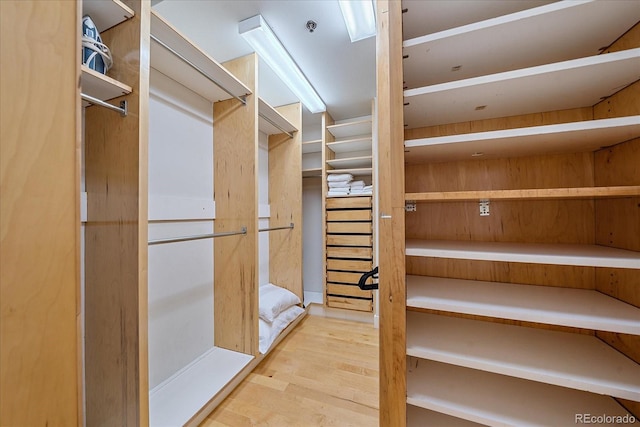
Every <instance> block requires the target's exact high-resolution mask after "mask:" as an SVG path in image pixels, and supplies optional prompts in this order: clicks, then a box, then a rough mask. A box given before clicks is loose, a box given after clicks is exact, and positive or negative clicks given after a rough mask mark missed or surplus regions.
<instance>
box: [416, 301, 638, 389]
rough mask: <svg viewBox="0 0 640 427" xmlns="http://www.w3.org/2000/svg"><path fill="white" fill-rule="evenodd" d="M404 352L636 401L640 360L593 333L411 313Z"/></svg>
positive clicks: (423, 357)
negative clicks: (628, 356)
mask: <svg viewBox="0 0 640 427" xmlns="http://www.w3.org/2000/svg"><path fill="white" fill-rule="evenodd" d="M407 355H409V356H414V357H418V358H421V359H425V360H433V361H435V362H442V363H449V364H452V365H456V366H463V367H465V368H472V369H480V370H483V371H487V372H493V373H495V374H502V375H508V376H512V377H517V378H523V379H527V380H532V381H539V382H543V383H546V384H553V385H557V386H561V387H567V388H574V389H578V390H583V391H588V392H592V393H597V394H605V395H611V396H614V397H619V398H623V399H630V400H634V401H638V400H640V384H638V381H636V380H635V379H636V378H640V365H638V364H637V363H635V362H633V361H632V360H631V359H629V358H627V357H625V356H624V355H623V354H621V353H619V352H617V351H615V350H614V349H612V348H611V347H609V346H607V345H606V344H605V343H604V342H602V341H601V340H600V339H598V338H596V337H595V336H593V335H582V334H574V333H569V332H558V331H550V330H543V329H534V328H526V327H521V326H514V325H505V324H500V323H492V322H484V321H479V320H469V319H461V318H455V317H447V316H438V315H434V314H426V313H418V312H409V313H407Z"/></svg>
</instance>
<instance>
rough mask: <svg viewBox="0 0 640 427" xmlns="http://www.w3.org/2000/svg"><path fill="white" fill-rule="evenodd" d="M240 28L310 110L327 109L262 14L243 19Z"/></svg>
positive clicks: (314, 111)
mask: <svg viewBox="0 0 640 427" xmlns="http://www.w3.org/2000/svg"><path fill="white" fill-rule="evenodd" d="M238 31H239V32H240V35H241V36H242V37H244V39H245V40H246V41H247V43H249V44H250V45H251V47H253V50H255V51H256V52H257V54H258V55H259V56H260V58H262V59H263V60H264V61H265V62H266V63H267V64H268V65H269V66H270V67H271V69H272V70H273V71H274V72H275V73H276V74H277V75H278V77H280V79H282V81H283V82H284V83H285V84H286V85H287V86H289V89H291V91H292V92H293V93H294V94H295V95H296V96H297V97H298V99H300V101H301V102H302V103H303V104H304V105H305V106H306V107H307V109H308V110H309V111H311V112H312V113H320V112H322V111H325V110H326V109H327V107H326V106H325V105H324V102H323V101H322V98H320V96H319V95H318V93H317V92H316V91H315V89H314V88H313V86H311V83H309V81H308V80H307V78H306V77H305V75H304V74H303V73H302V71H301V70H300V68H299V67H298V65H297V64H296V63H295V62H294V60H293V58H291V56H290V55H289V52H287V50H286V49H285V48H284V46H282V43H280V40H278V38H277V37H276V35H275V34H274V33H273V31H271V28H269V25H267V22H266V21H265V20H264V19H263V18H262V15H256V16H254V17H252V18H248V19H245V20H244V21H241V22H240V23H239V24H238Z"/></svg>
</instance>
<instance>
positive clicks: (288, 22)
mask: <svg viewBox="0 0 640 427" xmlns="http://www.w3.org/2000/svg"><path fill="white" fill-rule="evenodd" d="M152 4H153V7H154V10H156V11H157V12H158V13H159V14H160V15H161V16H162V17H164V18H165V19H167V20H168V21H169V22H170V23H171V24H172V25H173V26H175V27H176V28H177V29H178V30H179V31H180V32H182V33H183V34H184V35H185V36H187V37H188V38H189V39H191V40H192V41H193V42H195V43H196V44H197V45H198V46H200V48H202V49H203V50H204V51H206V52H207V53H209V54H210V55H211V56H212V57H213V58H214V59H216V60H217V61H218V62H225V61H228V60H230V59H234V58H238V57H241V56H244V55H247V54H249V53H251V52H252V51H253V50H252V48H251V46H249V44H247V43H246V42H245V41H244V39H243V38H242V37H240V35H239V34H238V22H240V21H242V20H243V19H246V18H250V17H252V16H254V15H257V14H261V15H262V16H263V17H264V19H265V20H266V21H267V22H268V23H269V26H270V27H271V28H272V30H273V31H274V33H275V34H276V35H277V37H278V38H279V39H280V41H281V42H282V44H283V45H284V46H285V48H286V49H287V50H288V51H289V53H290V54H291V56H292V57H293V58H294V60H295V61H296V62H297V63H298V66H299V67H300V68H301V69H302V71H303V73H304V74H305V75H306V76H307V78H308V79H309V81H310V82H311V84H312V85H313V86H314V87H315V89H316V91H317V92H318V94H319V95H320V97H321V98H322V99H323V100H324V102H325V104H326V105H327V110H328V111H329V113H330V114H331V115H332V116H333V118H334V119H335V120H342V119H347V118H352V117H359V116H366V115H369V114H371V100H372V99H373V97H374V96H375V38H374V37H371V38H368V39H365V40H361V41H358V42H356V43H351V41H350V39H349V34H348V33H347V30H346V27H345V25H344V21H343V19H342V14H341V13H340V7H339V6H338V2H337V0H304V1H293V0H284V1H283V0H236V1H233V0H232V1H227V0H209V1H207V0H195V1H191V0H160V1H153V2H152ZM308 20H314V21H315V22H316V23H317V28H316V29H315V31H314V32H313V33H310V32H309V31H308V30H307V28H306V23H307V21H308ZM258 93H259V95H260V97H261V98H263V99H264V100H265V101H266V102H268V103H269V104H271V105H272V106H280V105H285V104H290V103H292V102H297V99H296V97H295V96H294V95H293V94H292V93H291V91H290V90H289V89H288V88H287V87H286V86H285V85H284V84H283V83H282V82H281V81H280V80H279V79H278V77H277V76H275V74H274V73H273V72H272V71H271V70H270V68H269V67H268V66H267V65H266V64H263V63H262V62H261V63H260V68H259V82H258ZM318 116H319V115H318ZM307 117H308V113H307Z"/></svg>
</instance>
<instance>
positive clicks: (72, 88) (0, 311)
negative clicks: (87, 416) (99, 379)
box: [0, 1, 82, 426]
mask: <svg viewBox="0 0 640 427" xmlns="http://www.w3.org/2000/svg"><path fill="white" fill-rule="evenodd" d="M79 18H80V10H79V7H78V5H77V4H76V3H75V2H67V1H48V2H42V1H2V2H0V58H1V59H0V62H2V73H1V79H0V93H2V96H1V97H0V106H1V107H0V111H1V113H0V123H1V125H0V132H1V137H0V141H1V144H0V187H1V188H2V203H0V253H1V254H2V255H1V257H0V367H1V371H0V372H1V373H0V425H2V426H36V425H38V426H43V425H51V426H53V425H55V426H73V425H77V424H79V422H80V420H81V418H80V417H81V416H82V414H81V411H82V409H81V407H80V405H79V402H80V398H81V396H80V390H81V389H80V388H79V383H80V381H81V370H80V368H79V366H80V365H79V355H80V351H79V350H80V347H79V338H78V337H79V336H80V334H79V329H78V326H79V325H78V320H77V319H78V317H79V313H80V305H79V301H80V276H79V271H80V258H79V253H80V252H79V249H80V227H79V224H80V211H79V207H80V199H79V192H80V126H81V122H80V94H79V90H78V81H79V75H80V57H79V52H80V45H79V33H80V31H79V26H78V23H79ZM44 76H47V77H46V78H45V77H44Z"/></svg>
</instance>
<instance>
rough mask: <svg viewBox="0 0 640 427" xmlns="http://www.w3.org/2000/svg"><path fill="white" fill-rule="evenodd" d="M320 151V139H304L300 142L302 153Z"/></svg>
mask: <svg viewBox="0 0 640 427" xmlns="http://www.w3.org/2000/svg"><path fill="white" fill-rule="evenodd" d="M321 151H322V140H321V139H316V140H313V141H304V142H303V143H302V154H309V153H320V152H321Z"/></svg>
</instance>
